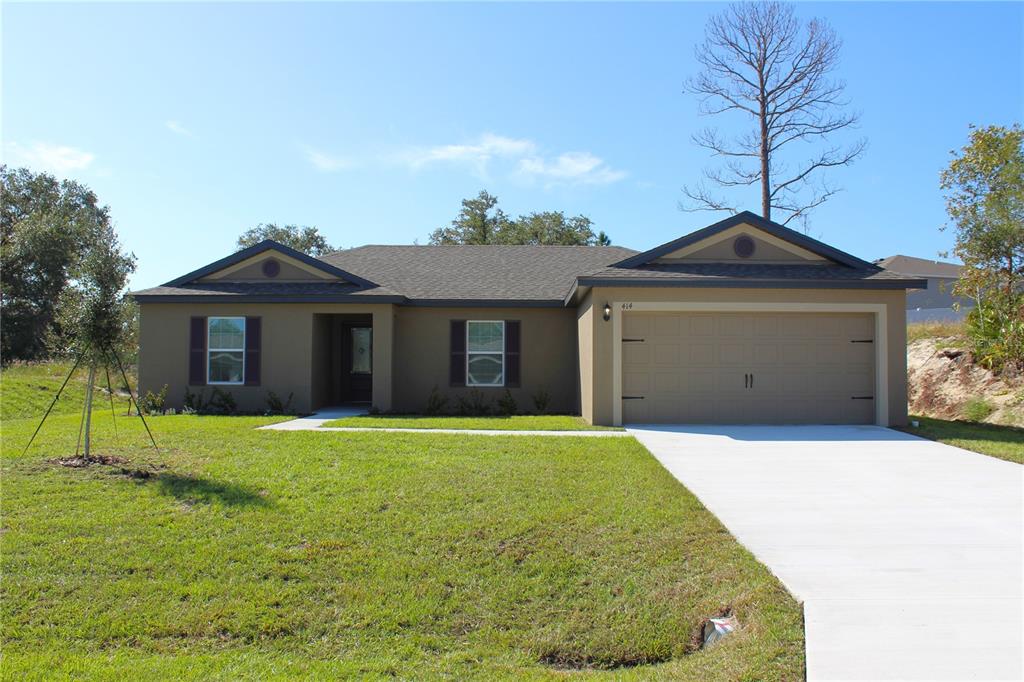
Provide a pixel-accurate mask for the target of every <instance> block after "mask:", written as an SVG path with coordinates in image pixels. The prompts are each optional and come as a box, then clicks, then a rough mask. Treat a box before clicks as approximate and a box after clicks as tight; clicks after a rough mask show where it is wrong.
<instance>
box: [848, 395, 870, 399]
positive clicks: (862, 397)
mask: <svg viewBox="0 0 1024 682" xmlns="http://www.w3.org/2000/svg"><path fill="white" fill-rule="evenodd" d="M874 399H875V396H873V395H851V396H850V400H874Z"/></svg>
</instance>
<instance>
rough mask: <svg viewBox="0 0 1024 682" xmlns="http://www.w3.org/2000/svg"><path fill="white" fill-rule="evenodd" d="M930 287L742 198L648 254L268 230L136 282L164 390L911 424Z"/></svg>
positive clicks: (664, 417)
mask: <svg viewBox="0 0 1024 682" xmlns="http://www.w3.org/2000/svg"><path fill="white" fill-rule="evenodd" d="M924 286H925V283H924V282H923V281H922V280H918V279H914V278H911V277H906V276H904V275H900V274H897V273H893V272H889V271H887V270H884V269H882V268H880V267H878V266H876V265H874V264H872V263H869V262H866V261H863V260H860V259H859V258H856V257H854V256H851V255H850V254H847V253H844V252H842V251H839V250H838V249H835V248H833V247H831V246H828V245H827V244H824V243H822V242H819V241H817V240H814V239H811V238H809V237H806V236H805V235H802V234H800V233H798V232H795V231H793V230H790V229H788V228H785V227H783V226H781V225H778V224H776V223H773V222H770V221H767V220H764V219H762V218H760V217H758V216H756V215H754V214H752V213H748V212H744V213H740V214H738V215H735V216H733V217H731V218H728V219H726V220H723V221H721V222H719V223H716V224H714V225H711V226H710V227H707V228H704V229H702V230H698V231H697V232H694V233H692V234H689V235H686V236H684V237H681V238H680V239H677V240H675V241H672V242H669V243H667V244H663V245H662V246H659V247H657V248H654V249H651V250H649V251H645V252H643V253H638V252H636V251H633V250H631V249H627V248H622V247H600V246H363V247H359V248H354V249H348V250H345V251H339V252H336V253H332V254H329V255H326V256H323V257H322V258H319V259H316V258H311V257H309V256H306V255H304V254H302V253H299V252H296V251H293V250H292V249H289V248H287V247H285V246H282V245H280V244H277V243H275V242H270V241H267V242H263V243H261V244H258V245H256V246H253V247H250V248H248V249H245V250H244V251H240V252H238V253H235V254H233V255H231V256H228V257H227V258H224V259H221V260H219V261H217V262H215V263H211V264H210V265H207V266H205V267H203V268H200V269H199V270H196V271H194V272H191V273H189V274H187V275H185V276H183V277H179V278H178V279H175V280H173V281H171V282H168V283H167V284H165V285H163V286H159V287H155V288H153V289H146V290H144V291H138V292H135V294H134V296H135V299H136V300H137V301H138V303H139V304H140V356H139V380H140V385H141V387H142V389H143V390H154V391H156V390H159V389H160V388H161V387H162V386H163V385H164V384H167V385H168V386H169V387H170V395H169V397H168V405H169V406H171V407H180V406H181V399H182V397H183V396H184V393H185V390H186V387H188V388H189V390H191V391H192V392H199V391H208V390H211V389H210V387H216V388H218V389H220V390H227V391H230V392H231V393H232V394H233V396H234V398H235V400H236V402H237V404H238V407H239V409H241V410H245V411H258V410H262V409H264V408H265V406H266V398H267V394H268V392H270V391H273V392H274V393H276V394H277V395H278V396H279V397H280V398H282V399H286V398H287V397H288V396H289V395H291V396H293V406H294V407H295V409H297V410H300V411H304V412H305V411H310V410H313V409H316V408H318V407H322V406H326V405H334V404H339V403H346V402H363V403H369V404H372V405H373V406H375V407H377V408H378V409H380V410H382V411H392V412H419V411H422V410H423V409H424V407H425V406H426V404H427V400H428V397H429V396H430V395H431V393H432V391H433V390H434V389H435V388H436V390H437V391H439V392H440V393H442V394H447V395H448V396H449V398H450V400H449V402H448V407H449V409H452V408H454V407H455V405H456V400H457V398H458V397H466V396H468V395H469V394H470V393H471V392H473V391H478V392H479V393H480V394H481V395H482V396H483V398H484V399H485V400H488V401H491V400H495V399H497V398H498V397H499V396H501V395H503V394H504V392H505V391H506V390H508V391H510V392H511V394H512V395H513V397H514V398H515V400H516V401H517V402H518V404H519V406H520V409H522V410H525V411H529V410H532V409H533V407H534V397H535V396H539V395H542V394H544V395H547V396H548V397H549V407H548V410H549V411H551V412H563V413H576V414H581V415H582V416H583V417H584V418H585V419H587V420H588V421H590V422H592V423H596V424H621V423H623V422H627V423H642V422H661V423H665V422H669V423H671V422H689V423H863V424H882V425H890V424H903V423H905V422H906V417H907V400H906V385H907V379H906V315H905V313H906V310H905V307H906V289H908V288H920V287H924ZM207 397H209V396H208V395H207Z"/></svg>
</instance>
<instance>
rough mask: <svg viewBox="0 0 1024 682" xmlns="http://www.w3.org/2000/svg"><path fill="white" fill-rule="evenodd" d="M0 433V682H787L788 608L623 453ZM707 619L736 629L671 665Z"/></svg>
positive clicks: (794, 659)
mask: <svg viewBox="0 0 1024 682" xmlns="http://www.w3.org/2000/svg"><path fill="white" fill-rule="evenodd" d="M273 420H274V418H262V417H234V418H231V417H196V416H168V417H157V418H153V419H152V420H151V424H152V426H153V430H154V433H155V435H156V437H157V440H158V442H159V443H160V445H161V450H160V452H158V453H157V452H154V451H152V449H147V448H146V447H145V445H146V440H145V435H144V432H143V431H142V429H141V426H140V425H139V424H138V420H137V419H135V420H128V419H118V420H117V425H118V436H117V438H118V440H116V441H115V437H114V433H113V430H112V428H111V418H110V415H109V413H108V414H101V413H97V416H96V427H97V433H96V442H97V443H98V444H99V451H101V452H102V453H104V454H108V455H116V456H119V457H122V458H124V459H125V460H126V461H124V462H120V463H115V464H112V465H93V466H90V467H87V468H70V467H65V466H60V465H59V464H57V463H56V462H55V461H54V459H55V458H58V457H62V456H66V455H68V454H71V453H73V451H74V443H75V435H76V430H77V415H73V414H66V415H61V416H58V417H56V418H55V419H53V420H52V421H51V422H48V423H47V426H46V428H45V429H44V431H43V434H42V435H41V437H40V439H39V441H38V442H37V445H35V446H33V448H32V450H30V451H29V453H28V454H27V455H25V456H24V457H22V456H21V450H22V448H23V445H24V443H25V442H26V440H27V438H28V436H29V434H30V433H31V430H32V428H34V426H35V422H34V420H31V419H22V420H10V419H6V418H5V419H4V423H3V429H2V442H0V445H2V453H3V454H2V460H0V465H2V480H3V519H2V528H0V570H2V574H3V578H4V579H3V581H2V583H0V628H2V630H0V632H2V645H3V672H4V677H5V678H9V679H42V678H75V679H111V678H125V679H231V680H234V679H283V678H289V677H306V678H310V677H311V678H319V679H326V678H335V677H341V676H352V677H357V676H358V677H366V678H384V677H396V676H397V677H399V678H405V679H432V678H433V679H436V678H440V677H448V678H452V679H487V680H490V679H496V678H497V679H507V678H529V679H562V678H564V677H565V676H566V675H567V672H566V669H568V668H574V667H582V668H584V669H585V672H584V673H583V674H582V676H583V677H589V676H599V677H600V676H610V677H612V678H614V679H623V678H625V679H702V680H799V679H802V678H803V669H804V645H803V628H802V614H801V608H800V606H799V605H798V604H797V603H796V602H795V601H794V600H793V599H792V598H791V597H790V596H789V595H788V594H787V593H786V592H785V591H784V589H783V588H782V587H781V586H780V584H779V583H778V582H777V581H776V580H775V578H774V577H773V576H772V575H771V574H770V573H769V572H768V571H767V570H766V569H765V568H764V567H763V566H761V565H760V564H759V563H758V562H757V561H755V560H754V558H753V557H752V556H751V555H750V554H749V553H748V552H747V551H745V550H744V549H743V548H742V547H740V546H739V545H738V544H737V542H736V541H735V540H734V539H733V538H732V536H731V535H730V534H729V533H728V532H727V531H726V530H725V529H724V528H723V527H722V525H721V524H720V523H719V522H718V521H717V520H716V519H715V518H714V517H713V516H712V515H711V514H710V513H709V512H707V511H706V510H705V509H704V508H703V507H702V506H701V504H700V503H699V502H698V501H697V500H696V498H695V497H694V496H693V495H691V494H690V493H689V492H687V490H686V489H684V488H683V487H681V486H680V485H679V484H678V483H677V482H676V481H675V480H674V479H673V478H672V477H671V475H669V474H668V473H667V472H666V471H665V470H664V469H663V468H661V466H659V465H658V463H657V462H656V461H655V460H654V459H653V458H652V457H651V456H650V455H649V454H648V453H647V452H646V451H645V450H644V449H643V448H642V447H641V446H640V445H639V444H638V443H637V442H635V441H634V440H633V439H631V438H614V439H584V438H523V437H515V438H513V437H508V438H495V437H474V436H463V435H444V434H407V433H398V434H382V433H339V432H334V433H331V432H320V433H315V432H268V431H256V430H254V428H253V427H255V426H258V425H260V424H265V423H269V422H270V421H273ZM725 607H731V608H732V609H734V610H735V612H736V613H737V615H738V617H739V620H740V622H741V624H742V628H741V630H740V631H739V632H738V633H737V634H735V635H732V636H730V637H729V638H728V639H727V640H725V641H724V642H723V643H722V644H721V645H719V646H717V647H715V648H713V649H710V650H707V651H695V650H694V647H693V645H692V641H693V640H692V638H693V636H694V633H695V629H696V628H697V627H698V624H699V623H700V622H701V620H702V619H703V618H704V617H706V616H709V615H714V614H716V613H717V612H719V611H720V610H721V609H723V608H725Z"/></svg>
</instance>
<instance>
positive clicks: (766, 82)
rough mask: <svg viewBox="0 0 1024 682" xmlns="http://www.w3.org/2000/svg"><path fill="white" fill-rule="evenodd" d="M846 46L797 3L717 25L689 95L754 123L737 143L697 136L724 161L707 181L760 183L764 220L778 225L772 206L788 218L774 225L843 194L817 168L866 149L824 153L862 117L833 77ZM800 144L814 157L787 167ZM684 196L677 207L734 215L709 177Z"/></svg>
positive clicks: (755, 9)
mask: <svg viewBox="0 0 1024 682" xmlns="http://www.w3.org/2000/svg"><path fill="white" fill-rule="evenodd" d="M840 45H841V43H840V40H839V39H838V38H837V37H836V35H835V32H834V31H832V29H831V28H830V27H829V26H828V25H827V24H825V23H824V22H822V21H819V20H817V19H812V20H811V21H810V22H808V23H807V25H806V27H804V26H802V25H801V22H799V21H798V20H797V18H796V17H795V16H794V14H793V9H792V7H791V6H790V5H785V4H782V3H779V2H750V3H741V4H736V5H731V6H730V7H729V9H727V10H726V11H725V12H724V13H722V14H721V15H719V16H716V17H714V18H712V19H711V21H710V22H709V23H708V26H707V29H706V34H705V41H704V43H703V44H702V45H700V46H699V47H698V48H697V52H696V54H697V61H698V62H699V63H700V64H701V66H702V67H703V71H702V72H701V73H700V74H699V75H698V76H696V77H694V78H692V79H690V81H689V82H688V84H687V88H686V89H687V91H688V92H691V93H694V94H696V95H697V96H698V97H700V111H701V113H702V114H723V113H726V112H730V111H736V112H740V113H742V114H744V117H747V116H749V117H750V119H752V122H753V123H754V126H753V127H752V129H751V130H750V131H749V132H747V133H745V134H743V135H740V136H738V137H736V138H733V139H724V138H723V137H722V136H721V135H720V134H719V133H718V131H717V130H715V129H711V128H709V129H706V130H704V131H702V132H700V133H698V134H696V135H694V137H693V141H694V142H695V143H696V144H698V145H700V146H701V147H704V148H706V149H709V150H710V151H711V152H712V155H713V156H716V157H722V158H723V159H724V160H725V161H724V165H723V166H722V167H719V168H713V169H706V170H705V171H704V176H705V178H706V180H707V181H710V183H711V184H712V185H715V186H718V187H720V188H738V187H750V186H753V185H756V184H760V186H761V214H762V215H763V216H764V217H765V218H767V219H769V220H771V219H772V211H773V210H775V211H778V212H781V213H783V214H784V215H783V216H782V219H781V220H777V222H782V223H783V224H787V223H789V222H791V221H794V220H800V221H803V222H804V223H805V224H806V218H807V213H808V212H809V211H811V210H812V209H814V208H815V207H817V206H820V205H821V204H823V203H824V202H825V201H827V200H828V199H829V197H831V196H832V195H834V194H835V193H836V192H838V191H839V189H838V188H836V187H834V186H832V185H829V184H828V183H827V182H826V181H825V179H824V178H823V177H822V173H821V172H820V171H824V170H826V169H829V168H835V167H837V166H846V165H849V164H850V163H852V162H853V161H854V160H855V159H856V158H857V157H858V156H860V154H861V153H862V152H863V151H864V149H865V147H866V142H865V141H864V140H860V141H858V142H856V143H854V144H853V145H852V146H849V147H844V146H835V145H831V144H827V143H826V144H825V148H824V149H823V150H821V149H820V148H819V147H820V145H821V144H822V143H825V141H826V140H827V138H828V137H829V135H830V134H831V133H834V132H836V131H840V130H842V129H844V128H847V127H850V126H852V125H854V124H855V123H856V122H857V115H856V114H852V113H844V111H843V109H844V108H845V107H846V106H847V105H848V102H847V101H846V100H845V99H844V98H843V90H844V88H845V84H844V83H843V82H842V81H838V80H834V79H832V78H831V74H832V71H833V70H834V69H835V67H836V64H837V62H838V57H839V48H840ZM797 143H805V144H808V143H809V144H810V146H811V148H812V149H814V150H815V151H813V153H811V154H810V158H809V159H805V160H802V161H800V162H799V163H792V164H790V163H787V162H785V161H783V150H786V151H787V152H789V151H790V148H791V147H793V148H794V150H795V148H796V145H797ZM805 153H806V152H805ZM787 156H792V154H787ZM683 193H684V194H685V195H686V197H687V198H688V199H689V202H686V203H681V204H680V208H681V209H683V210H684V211H702V210H711V211H733V212H734V211H735V210H736V209H735V207H734V206H732V205H730V203H729V202H728V201H727V200H726V199H724V198H719V197H718V196H716V195H715V194H714V193H713V191H712V190H710V189H709V188H708V186H707V183H706V182H703V181H702V182H701V183H700V184H698V185H697V186H696V187H684V188H683Z"/></svg>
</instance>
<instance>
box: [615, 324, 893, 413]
mask: <svg viewBox="0 0 1024 682" xmlns="http://www.w3.org/2000/svg"><path fill="white" fill-rule="evenodd" d="M874 326H875V325H874V318H873V316H872V315H870V314H866V313H865V314H845V313H844V314H824V313H660V312H659V313H648V312H636V313H626V314H625V315H624V317H623V327H622V337H623V340H622V397H623V402H622V406H623V407H622V417H623V421H624V422H625V423H673V422H674V423H690V424H744V423H746V424H870V423H873V422H874V417H875V402H874V383H875V382H874V375H875V370H874V358H875V354H874V343H873V342H874V336H875V334H874Z"/></svg>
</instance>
